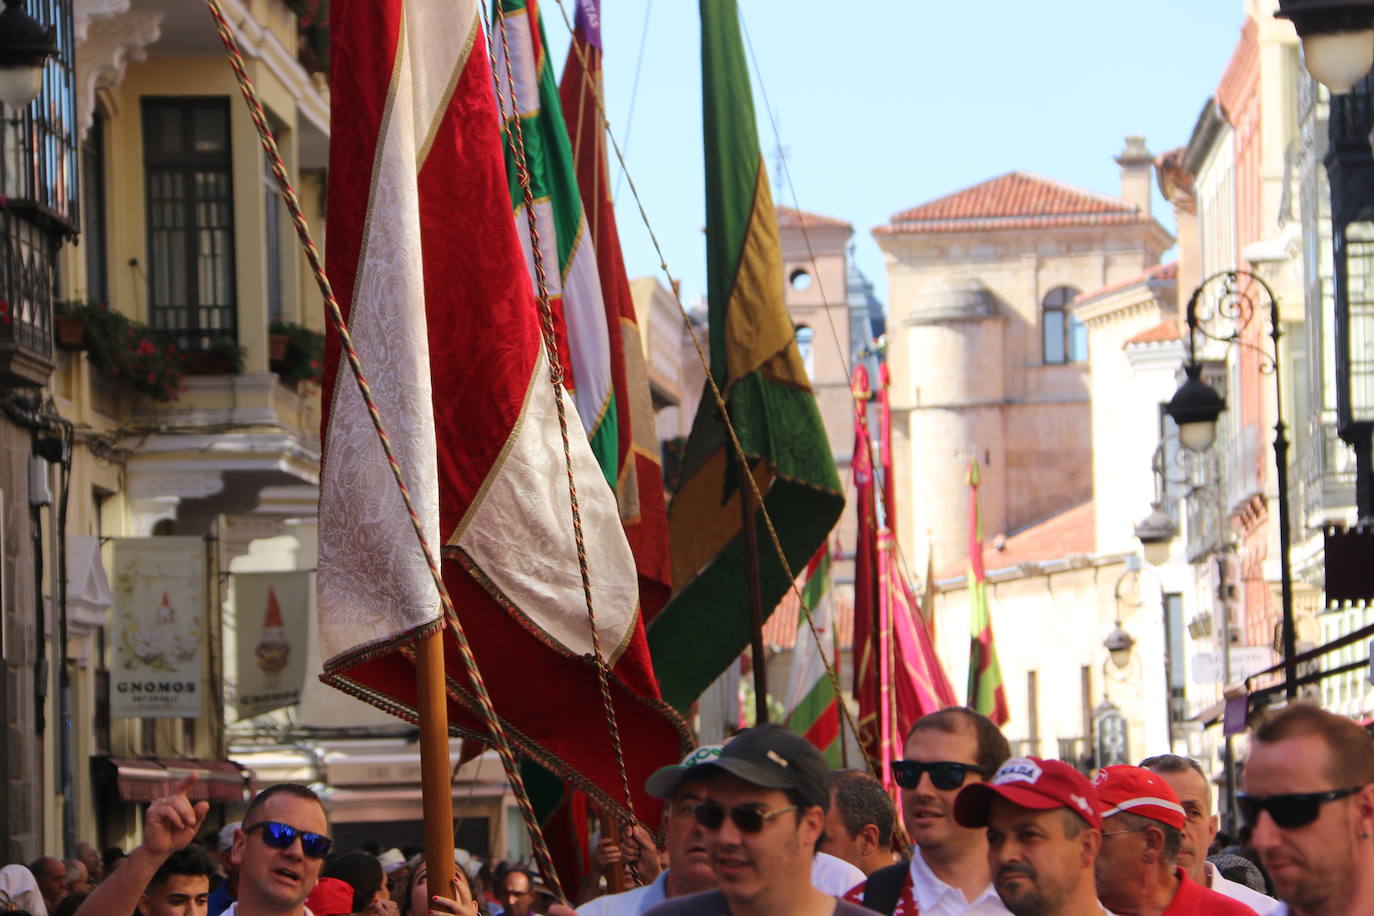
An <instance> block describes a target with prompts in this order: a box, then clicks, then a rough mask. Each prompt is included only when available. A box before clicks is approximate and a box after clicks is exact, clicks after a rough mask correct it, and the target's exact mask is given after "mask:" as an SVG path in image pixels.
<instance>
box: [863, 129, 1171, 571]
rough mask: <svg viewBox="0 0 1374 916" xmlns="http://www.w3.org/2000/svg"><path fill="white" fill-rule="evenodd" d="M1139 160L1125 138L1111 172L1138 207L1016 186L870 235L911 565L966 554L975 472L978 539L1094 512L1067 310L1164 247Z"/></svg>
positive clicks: (1054, 185) (974, 193) (1083, 392)
mask: <svg viewBox="0 0 1374 916" xmlns="http://www.w3.org/2000/svg"><path fill="white" fill-rule="evenodd" d="M1143 150H1144V147H1143V143H1141V142H1140V141H1139V140H1138V138H1136V140H1135V141H1134V145H1128V148H1127V150H1126V152H1124V153H1123V154H1122V157H1121V158H1120V159H1119V160H1118V161H1120V162H1121V163H1122V185H1123V193H1126V194H1131V195H1135V196H1136V197H1137V198H1138V199H1136V200H1128V199H1118V198H1112V197H1108V196H1105V195H1099V194H1094V193H1091V192H1088V191H1083V190H1080V189H1078V188H1074V187H1071V186H1069V185H1065V184H1062V183H1060V182H1057V181H1054V180H1052V179H1048V178H1044V177H1041V176H1038V175H1033V174H1030V173H1026V172H1013V173H1010V174H1008V175H1004V176H1001V177H999V178H994V179H991V180H989V181H986V182H984V183H982V184H980V185H976V186H974V187H972V188H968V189H966V190H963V191H960V192H956V193H955V194H951V195H949V196H947V197H944V198H940V199H938V200H936V201H932V202H930V203H928V204H924V205H922V206H920V207H915V208H912V209H911V210H907V211H903V212H901V213H898V214H896V215H894V216H893V217H892V219H891V221H890V222H889V223H887V224H885V225H883V226H879V227H878V228H877V229H875V230H874V237H875V238H876V239H877V241H878V244H879V245H880V246H881V247H882V249H883V252H884V253H885V255H886V256H887V265H888V290H889V292H888V301H889V319H888V321H889V324H888V327H889V332H888V337H889V345H888V347H889V349H888V353H889V360H890V365H891V369H892V377H893V380H892V385H893V411H894V443H893V448H894V452H895V455H894V463H895V465H896V467H897V468H898V469H899V470H898V471H896V472H895V473H894V476H895V477H896V481H897V505H898V510H897V512H898V524H899V530H898V539H899V541H901V542H902V543H903V544H905V545H908V547H907V549H908V551H911V550H913V549H914V550H915V553H916V556H917V557H921V558H924V557H925V556H926V555H927V553H928V551H930V550H932V549H933V550H934V552H935V557H936V563H937V564H938V565H939V566H941V567H943V566H945V565H946V564H948V563H951V562H954V561H958V560H962V559H963V558H964V557H965V556H966V555H967V544H968V524H967V512H968V508H967V503H968V490H967V487H966V485H965V482H964V481H965V475H966V473H967V470H968V465H969V461H970V459H971V458H977V460H978V462H979V463H980V464H981V465H982V467H983V487H982V513H983V525H984V534H985V536H986V537H987V538H989V539H990V538H992V537H994V536H995V535H997V534H1002V533H1005V534H1010V533H1012V532H1015V531H1018V530H1020V529H1023V528H1025V527H1027V526H1029V525H1032V524H1035V523H1036V522H1038V521H1041V520H1043V519H1045V518H1048V517H1050V516H1052V515H1054V514H1056V513H1057V512H1059V511H1061V510H1063V509H1065V508H1068V507H1070V506H1073V505H1076V504H1078V503H1082V502H1084V501H1086V500H1087V499H1089V498H1091V496H1092V483H1091V472H1090V468H1091V458H1090V431H1089V430H1090V418H1089V404H1088V387H1087V372H1088V370H1087V363H1086V358H1087V354H1086V347H1085V346H1084V345H1083V340H1082V338H1081V336H1079V335H1080V333H1081V332H1079V331H1077V330H1076V329H1075V328H1074V325H1073V320H1072V319H1071V317H1070V316H1069V314H1068V310H1067V309H1066V308H1064V307H1063V305H1064V304H1065V303H1067V302H1068V301H1071V299H1072V298H1073V297H1074V296H1077V295H1078V294H1079V293H1081V292H1083V291H1085V290H1094V289H1098V288H1100V287H1103V286H1106V285H1109V284H1114V283H1119V282H1123V281H1126V280H1128V279H1131V278H1134V277H1137V276H1139V275H1140V274H1141V272H1142V271H1144V270H1145V269H1147V268H1149V267H1151V266H1153V265H1154V264H1156V263H1157V262H1158V259H1159V256H1160V254H1161V253H1162V252H1163V251H1164V250H1165V249H1166V248H1168V246H1169V245H1170V244H1171V243H1172V241H1173V239H1172V238H1171V237H1170V236H1169V234H1168V233H1167V232H1165V231H1164V229H1163V228H1162V227H1161V226H1160V225H1159V224H1158V223H1157V222H1156V221H1155V220H1154V219H1153V218H1152V217H1151V216H1150V211H1149V198H1148V189H1149V185H1148V175H1149V168H1150V167H1149V164H1148V163H1149V157H1148V154H1144V153H1143ZM1142 171H1143V172H1144V174H1145V176H1146V178H1147V181H1146V182H1142V181H1141V180H1140V175H1141V173H1142ZM1047 306H1052V307H1047ZM1052 312H1053V313H1055V314H1050V313H1052ZM1047 340H1048V343H1047ZM917 545H919V546H917ZM923 565H924V564H923Z"/></svg>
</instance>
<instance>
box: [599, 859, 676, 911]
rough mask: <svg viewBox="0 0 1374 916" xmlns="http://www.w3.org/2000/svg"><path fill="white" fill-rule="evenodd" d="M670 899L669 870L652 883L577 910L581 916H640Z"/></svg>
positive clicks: (603, 898)
mask: <svg viewBox="0 0 1374 916" xmlns="http://www.w3.org/2000/svg"><path fill="white" fill-rule="evenodd" d="M666 899H668V869H666V868H665V869H664V870H663V871H661V872H659V873H658V877H657V878H655V879H654V880H653V881H652V882H651V883H649V884H644V885H641V886H640V887H632V888H630V889H629V890H628V891H624V892H622V893H619V894H606V895H605V896H603V897H597V898H596V899H595V900H588V901H587V902H586V903H584V904H582V905H581V906H580V907H578V908H577V912H578V914H579V916H639V914H640V913H643V912H644V911H645V910H647V909H648V908H649V907H651V906H658V905H659V904H660V903H662V902H663V901H664V900H666Z"/></svg>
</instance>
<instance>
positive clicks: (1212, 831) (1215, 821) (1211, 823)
mask: <svg viewBox="0 0 1374 916" xmlns="http://www.w3.org/2000/svg"><path fill="white" fill-rule="evenodd" d="M1220 827H1221V815H1219V814H1213V815H1212V817H1211V819H1210V820H1208V821H1207V848H1206V849H1204V850H1203V851H1202V855H1203V857H1206V855H1207V853H1208V852H1210V851H1211V849H1212V841H1213V840H1215V839H1216V838H1217V830H1218V829H1220Z"/></svg>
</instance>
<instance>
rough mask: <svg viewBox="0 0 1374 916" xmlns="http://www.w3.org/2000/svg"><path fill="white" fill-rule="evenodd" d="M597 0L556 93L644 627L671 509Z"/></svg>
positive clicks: (656, 598)
mask: <svg viewBox="0 0 1374 916" xmlns="http://www.w3.org/2000/svg"><path fill="white" fill-rule="evenodd" d="M601 53H602V47H601V4H600V0H578V2H577V8H576V11H575V13H574V31H573V44H572V46H571V47H570V48H569V49H568V59H567V61H566V62H565V63H564V65H563V79H562V80H561V82H560V83H559V90H558V92H559V95H560V97H561V101H562V105H563V116H564V118H565V119H566V121H567V126H568V134H569V136H570V137H571V138H572V152H573V163H574V165H575V167H576V172H577V186H578V189H579V191H580V192H581V195H582V206H583V207H584V208H585V210H586V213H587V221H588V225H589V227H590V229H591V241H592V245H593V246H594V247H595V249H596V262H597V272H598V274H599V275H600V278H601V297H602V300H603V301H604V302H605V306H606V327H607V330H608V331H609V333H608V335H607V337H608V340H609V342H610V355H611V382H612V385H613V387H614V390H615V403H616V405H617V407H618V408H619V413H618V414H617V420H618V425H617V427H616V433H617V437H618V438H617V443H616V461H617V467H618V472H617V475H616V478H615V495H616V502H617V504H618V505H619V506H620V522H621V524H622V525H623V526H624V527H625V536H626V537H627V538H629V541H630V549H631V550H633V551H634V555H635V565H636V567H637V568H638V569H639V600H640V605H641V607H642V609H643V613H644V620H645V623H650V622H652V621H653V619H654V617H656V616H657V615H658V612H659V610H661V609H662V607H663V605H664V604H665V603H667V601H668V596H669V595H670V594H671V593H672V588H673V568H672V561H671V560H670V558H669V555H668V507H667V502H666V500H665V498H664V495H663V468H662V467H661V465H660V460H659V453H658V430H657V428H656V427H655V425H654V405H653V401H652V399H651V398H650V395H649V372H648V369H647V368H646V367H645V364H644V349H643V347H644V344H643V341H642V339H641V337H640V334H639V323H638V319H637V318H636V316H635V304H634V299H633V298H632V297H631V296H630V283H629V280H628V278H627V277H626V275H625V261H624V258H623V257H622V256H621V253H620V236H619V233H617V231H616V225H615V209H614V207H613V206H612V203H611V183H610V169H609V167H608V165H607V161H606V132H605V131H604V130H603V129H602V113H601V110H600V109H599V108H598V107H597V91H598V89H599V87H600V86H601Z"/></svg>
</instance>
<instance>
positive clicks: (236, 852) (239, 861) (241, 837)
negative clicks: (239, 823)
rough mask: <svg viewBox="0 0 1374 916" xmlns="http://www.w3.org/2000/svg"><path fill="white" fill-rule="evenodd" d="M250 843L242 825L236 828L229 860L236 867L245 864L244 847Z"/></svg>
mask: <svg viewBox="0 0 1374 916" xmlns="http://www.w3.org/2000/svg"><path fill="white" fill-rule="evenodd" d="M247 843H248V834H246V833H244V832H243V828H242V827H238V828H235V830H234V842H233V845H231V846H230V847H229V862H230V864H232V865H233V866H234V867H235V868H238V867H239V866H241V865H243V847H244V846H245V845H247Z"/></svg>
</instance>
